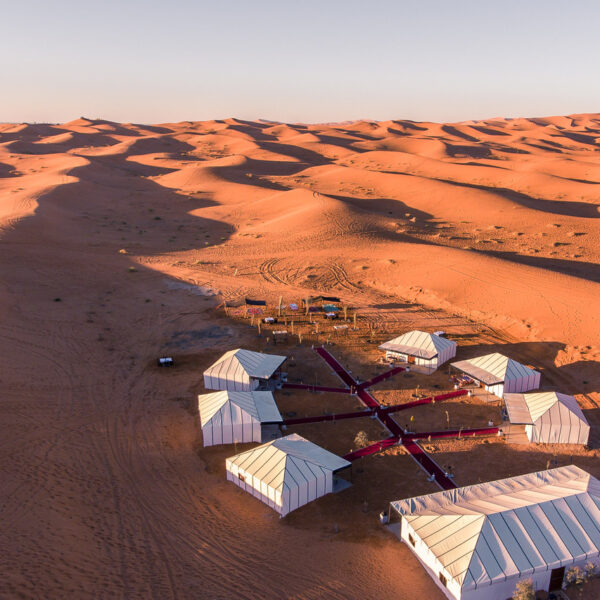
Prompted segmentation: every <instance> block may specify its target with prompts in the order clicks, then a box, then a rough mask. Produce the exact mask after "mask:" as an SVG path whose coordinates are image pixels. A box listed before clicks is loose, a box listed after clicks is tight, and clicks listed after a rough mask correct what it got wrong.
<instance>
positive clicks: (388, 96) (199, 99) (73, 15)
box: [0, 0, 600, 123]
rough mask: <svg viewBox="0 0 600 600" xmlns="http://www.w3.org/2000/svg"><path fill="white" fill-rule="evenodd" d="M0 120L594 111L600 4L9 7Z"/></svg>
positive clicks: (514, 0) (418, 1)
mask: <svg viewBox="0 0 600 600" xmlns="http://www.w3.org/2000/svg"><path fill="white" fill-rule="evenodd" d="M0 15H1V17H2V23H1V26H0V122H2V121H52V122H55V121H67V120H71V119H73V118H76V117H78V116H80V115H84V116H87V117H91V118H105V119H110V120H115V121H134V122H155V123H156V122H164V121H180V120H205V119H213V118H217V119H218V118H225V117H231V116H235V117H239V118H244V119H257V118H266V119H273V120H281V121H288V122H323V121H342V120H348V119H359V118H366V119H376V120H383V119H404V118H407V119H415V120H432V121H459V120H466V119H473V118H486V117H494V116H543V115H552V114H568V113H574V112H600V77H599V76H598V72H599V68H598V59H599V58H600V34H599V33H598V24H599V23H600V0H571V1H566V0H564V1H563V0H497V1H492V0H454V1H452V0H414V1H411V2H406V1H401V0H397V1H392V0H387V1H384V0H371V1H368V0H361V1H355V0H343V1H342V0H320V1H315V0H302V1H297V2H291V1H287V0H273V1H271V0H263V1H261V0H253V1H252V0H246V1H243V0H230V1H227V0H221V1H220V2H219V1H215V2H208V1H202V0H198V1H196V2H194V1H192V0H171V1H169V0H164V1H161V2H158V1H143V0H122V1H120V2H119V1H117V0H104V1H96V2H90V1H88V0H19V1H16V0H15V1H11V2H8V1H5V2H2V6H1V7H0Z"/></svg>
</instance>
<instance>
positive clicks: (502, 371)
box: [450, 352, 540, 398]
mask: <svg viewBox="0 0 600 600" xmlns="http://www.w3.org/2000/svg"><path fill="white" fill-rule="evenodd" d="M450 366H451V367H453V368H455V369H457V370H459V371H462V372H463V373H465V374H466V375H468V376H469V377H470V378H471V379H473V380H474V381H475V382H478V383H480V384H481V385H483V387H484V388H485V389H486V390H487V391H488V392H490V393H491V394H495V395H496V396H498V397H499V398H502V396H503V395H504V394H508V393H519V392H527V391H529V390H535V389H537V388H539V387H540V373H539V372H538V371H534V370H533V369H531V368H529V367H526V366H525V365H522V364H521V363H518V362H517V361H516V360H513V359H512V358H508V356H504V355H503V354H499V353H498V352H495V353H493V354H486V355H485V356H478V357H477V358H470V359H468V360H460V361H458V362H453V363H451V365H450Z"/></svg>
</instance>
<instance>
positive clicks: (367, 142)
mask: <svg viewBox="0 0 600 600" xmlns="http://www.w3.org/2000/svg"><path fill="white" fill-rule="evenodd" d="M599 138H600V117H599V116H598V115H572V116H569V117H553V118H546V119H512V120H509V119H495V120H490V121H478V122H468V123H454V124H448V125H444V124H437V123H413V122H408V121H389V122H380V123H373V122H358V123H351V124H345V125H338V126H333V125H283V124H282V125H279V124H272V123H264V122H255V123H252V122H245V121H240V120H237V119H227V120H224V121H211V122H202V123H197V122H196V123H195V122H184V123H174V124H161V125H153V126H149V125H148V126H146V125H132V124H116V123H110V122H105V121H90V120H87V119H78V120H76V121H72V122H70V123H66V124H63V125H14V124H4V125H0V244H1V249H0V319H1V322H0V353H1V355H2V357H3V363H4V368H3V369H2V374H1V376H0V380H1V382H2V390H3V394H2V399H1V410H0V427H1V432H2V435H1V437H0V439H1V441H0V446H1V448H2V452H1V453H0V468H1V469H2V485H1V486H0V506H1V508H2V521H1V523H2V524H1V527H2V533H3V542H4V543H3V547H2V554H3V560H2V567H1V568H0V573H1V575H2V576H1V577H0V596H1V597H21V598H39V597H40V596H44V597H70V598H85V597H115V598H119V597H122V598H136V597H139V598H148V597H157V598H161V599H162V598H190V597H196V598H219V599H221V598H223V599H225V598H227V599H229V598H257V597H262V598H295V599H309V598H373V597H378V598H380V599H381V600H385V599H387V598H396V599H399V598H400V599H401V598H425V597H427V598H441V595H440V594H439V592H438V591H437V588H436V587H435V585H434V583H433V582H431V581H430V580H429V578H428V577H427V576H426V575H425V574H424V572H423V571H422V569H421V568H420V567H419V565H418V563H417V562H416V560H415V559H414V558H413V557H412V555H411V554H410V552H408V550H407V549H406V548H404V547H403V546H402V545H400V544H399V543H397V542H396V541H395V540H394V539H392V538H391V537H390V536H388V535H387V534H386V533H385V532H381V531H379V530H378V529H377V526H376V525H373V530H372V531H371V532H370V531H369V530H368V528H366V527H367V526H366V525H364V527H363V525H361V527H363V529H364V528H366V529H364V532H365V533H364V535H363V534H361V535H360V536H358V539H356V538H353V537H352V536H351V535H345V534H344V527H345V526H346V525H344V524H345V523H347V522H349V523H350V524H349V525H348V527H350V528H351V526H352V525H351V523H352V519H349V517H348V515H352V514H354V513H353V512H352V511H354V510H355V509H356V503H357V502H359V499H358V495H359V494H363V493H364V494H365V495H366V494H367V493H368V489H369V486H368V485H366V484H365V482H368V481H370V480H368V479H367V477H368V476H369V473H371V476H372V477H374V479H373V482H374V483H373V485H378V486H379V485H380V480H379V479H378V478H380V477H382V475H381V473H380V472H379V471H378V470H377V469H378V468H379V467H378V466H377V465H382V464H384V462H385V461H390V460H392V459H393V458H394V457H392V456H391V455H390V457H386V458H385V459H381V458H375V457H374V458H373V460H372V462H371V463H369V464H367V463H366V462H365V467H364V474H363V475H364V476H363V478H362V479H360V480H359V481H358V482H357V483H356V484H355V488H354V489H355V491H353V492H349V495H348V496H343V495H342V494H340V495H339V497H338V498H337V499H336V498H334V499H324V500H323V504H321V505H319V503H316V504H315V505H311V506H309V507H306V510H305V509H302V510H305V512H304V513H303V512H302V510H301V511H298V513H297V514H294V515H292V517H293V518H290V519H288V520H283V521H279V520H278V519H277V518H276V517H275V515H274V513H273V512H272V511H270V510H269V509H267V508H266V507H264V506H263V505H261V504H259V503H258V502H256V501H254V500H253V499H251V498H249V497H248V496H247V495H245V494H243V493H241V492H240V491H238V490H237V489H233V488H234V486H231V485H230V484H227V483H226V482H225V481H224V477H223V473H222V467H219V465H221V463H222V461H221V458H222V457H221V455H219V454H218V453H217V454H214V455H213V454H203V452H202V451H199V452H198V447H199V442H198V439H199V433H198V424H197V420H196V419H197V418H196V417H195V416H194V414H193V411H192V410H186V407H188V408H189V407H190V406H193V402H194V395H195V394H196V393H198V391H201V389H202V388H201V385H200V379H201V377H200V374H201V371H202V369H203V367H205V366H206V365H208V364H209V363H210V361H211V360H214V358H215V357H216V356H218V355H219V354H220V353H221V352H222V351H223V350H224V349H226V348H230V347H233V346H239V345H243V344H247V345H250V346H251V345H252V344H256V335H255V332H254V330H250V329H249V328H248V327H247V326H240V325H239V323H237V322H235V321H232V320H230V319H227V318H226V317H225V316H224V315H223V313H222V311H220V312H217V311H215V306H216V305H217V304H218V303H219V302H221V301H222V300H223V299H225V300H229V301H234V300H236V299H241V298H243V297H244V296H246V295H248V296H251V297H265V298H267V299H269V300H270V301H276V300H277V299H278V297H279V296H283V299H284V302H291V301H295V300H299V299H301V298H303V297H304V296H306V295H308V294H312V293H314V292H330V293H332V294H336V295H341V296H342V297H343V298H344V300H345V302H347V303H348V304H351V305H353V306H356V307H358V308H359V312H361V314H362V315H364V316H368V317H369V318H370V319H373V320H374V322H382V321H385V323H386V326H387V327H391V328H392V329H394V330H395V331H396V332H397V333H400V332H401V331H403V330H405V329H406V328H407V327H411V328H412V327H414V326H415V325H420V326H422V327H428V328H432V329H433V328H442V329H447V330H448V331H449V332H450V333H453V332H454V333H457V334H458V333H461V335H463V336H464V338H465V339H468V338H469V335H470V334H468V331H469V327H471V330H470V331H472V332H473V334H472V336H471V337H472V339H470V340H469V343H470V344H472V345H477V344H488V343H490V340H492V339H493V340H494V343H495V344H496V345H498V343H499V342H498V340H503V341H504V342H506V343H510V344H511V346H510V348H513V349H515V350H518V351H519V352H520V353H521V355H522V356H523V357H524V358H526V359H527V360H528V361H529V362H530V363H532V364H538V363H541V365H542V366H543V368H544V369H545V373H546V374H547V375H548V377H549V379H548V381H551V382H553V383H555V384H557V385H559V386H561V388H563V389H564V391H567V392H569V393H576V394H578V398H579V399H580V401H581V402H582V404H583V405H584V406H585V407H586V408H588V409H593V410H595V408H597V407H598V404H597V402H598V401H599V400H600V379H599V376H598V366H599V361H600V316H599V311H598V301H597V298H598V297H599V293H600V291H599V285H598V283H599V282H600V260H599V259H600V245H599V244H598V235H599V232H600V228H599V223H600V221H599V217H600V212H599V211H598V206H599V203H600V202H599V196H598V190H600V187H599V185H600V154H598V149H599V147H600V146H599ZM59 299H60V300H59ZM378 320H379V321H378ZM390 324H391V325H390ZM482 332H487V335H488V337H487V338H486V337H485V335H483V334H482ZM478 336H479V337H478ZM489 336H492V337H489ZM500 349H501V346H500ZM163 353H168V354H174V355H177V356H178V357H180V359H181V362H180V365H181V368H178V369H174V370H172V371H168V372H163V371H158V370H157V369H155V368H154V360H155V358H156V357H157V356H158V355H161V354H163ZM324 377H325V376H324ZM584 382H586V383H584ZM386 386H387V387H386V389H390V386H388V385H387V384H386ZM287 401H288V397H286V402H287ZM327 401H328V402H330V400H327ZM319 431H321V430H319ZM323 431H325V430H324V429H323ZM315 432H317V429H315ZM369 433H370V432H369ZM315 435H317V433H315ZM319 435H321V434H319ZM344 443H345V442H344ZM223 452H225V451H223ZM198 455H200V457H199V456H198ZM226 455H227V452H225V453H224V454H223V456H226ZM213 456H217V457H218V460H213V458H211V457H213ZM397 459H398V461H401V462H399V463H398V465H400V467H399V470H398V471H397V472H398V473H399V474H403V473H410V474H411V476H413V477H414V478H415V484H414V485H410V480H408V481H406V480H402V481H398V482H393V485H391V487H390V490H392V491H390V494H392V493H393V494H396V495H397V494H400V493H402V494H405V495H410V494H411V493H424V492H426V491H428V489H429V488H428V487H427V484H426V482H425V480H424V478H423V477H421V476H420V474H419V472H418V469H416V467H415V465H414V464H413V463H411V462H410V459H409V458H408V457H406V456H403V455H401V454H399V455H398V456H397ZM376 461H380V462H376ZM381 461H383V462H381ZM369 465H371V466H369ZM490 475H493V474H490ZM399 476H400V475H399ZM417 480H418V481H417ZM382 481H383V482H384V483H385V479H383V480H382ZM356 490H358V491H356ZM429 491H434V490H433V489H431V490H429ZM344 498H347V511H346V509H344ZM392 499H394V498H393V497H390V498H389V500H392ZM377 501H378V502H380V501H381V499H380V497H379V496H377ZM336 503H337V504H336ZM328 507H335V510H330V509H328ZM340 507H341V508H340ZM378 508H379V507H378ZM380 508H383V506H381V507H380ZM340 510H341V513H340V514H339V521H340V523H341V524H342V525H341V529H342V530H341V532H340V534H338V535H336V534H333V533H332V531H333V529H332V528H333V523H332V522H331V517H332V515H334V516H335V514H336V511H337V512H339V511H340ZM369 510H373V509H372V507H369ZM303 515H304V516H303ZM344 515H346V516H344ZM307 517H310V519H309V518H307ZM372 520H373V519H371V520H370V521H369V523H370V522H371V521H372ZM361 531H362V530H361ZM357 541H359V543H357ZM407 581H410V586H409V589H408V590H406V587H405V586H404V583H405V582H407Z"/></svg>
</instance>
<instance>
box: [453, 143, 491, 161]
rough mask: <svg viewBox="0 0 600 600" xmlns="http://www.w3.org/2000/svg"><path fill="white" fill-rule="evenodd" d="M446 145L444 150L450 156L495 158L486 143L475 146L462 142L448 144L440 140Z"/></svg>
mask: <svg viewBox="0 0 600 600" xmlns="http://www.w3.org/2000/svg"><path fill="white" fill-rule="evenodd" d="M442 142H443V144H444V146H445V147H446V152H447V154H448V156H450V157H451V158H489V159H496V157H495V156H494V155H493V154H492V150H491V148H490V147H489V146H488V145H487V144H481V143H480V144H479V145H477V146H467V145H463V144H460V145H459V144H449V143H448V142H444V141H443V140H442Z"/></svg>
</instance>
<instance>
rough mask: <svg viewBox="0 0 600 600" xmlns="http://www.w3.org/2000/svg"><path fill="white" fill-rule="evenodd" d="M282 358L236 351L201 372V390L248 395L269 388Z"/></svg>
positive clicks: (227, 353)
mask: <svg viewBox="0 0 600 600" xmlns="http://www.w3.org/2000/svg"><path fill="white" fill-rule="evenodd" d="M285 360H286V357H285V356H277V355H274V354H262V353H261V352H253V351H252V350H243V349H241V348H238V349H236V350H230V351H229V352H226V353H225V354H223V356H221V358H219V360H217V362H215V363H214V364H212V365H211V366H210V367H208V369H206V371H204V387H205V388H206V389H208V390H231V391H234V392H250V391H252V390H256V389H272V388H274V387H275V385H276V383H277V381H276V380H277V375H278V370H279V368H280V367H281V365H282V364H283V362H284V361H285Z"/></svg>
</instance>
